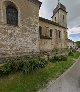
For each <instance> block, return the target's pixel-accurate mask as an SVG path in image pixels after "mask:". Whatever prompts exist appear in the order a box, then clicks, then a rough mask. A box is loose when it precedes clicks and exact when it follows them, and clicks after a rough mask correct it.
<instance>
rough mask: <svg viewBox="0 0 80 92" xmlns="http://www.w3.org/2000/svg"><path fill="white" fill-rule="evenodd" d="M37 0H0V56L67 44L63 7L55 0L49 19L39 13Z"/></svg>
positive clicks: (50, 48)
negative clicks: (55, 3)
mask: <svg viewBox="0 0 80 92" xmlns="http://www.w3.org/2000/svg"><path fill="white" fill-rule="evenodd" d="M41 4H42V3H41V2H40V1H38V0H0V56H5V55H22V54H27V53H31V52H35V53H36V52H40V51H52V50H53V49H55V48H58V49H59V48H67V42H66V39H67V12H66V7H65V6H64V5H62V4H61V3H58V5H57V7H56V8H55V9H54V10H53V16H52V20H48V19H45V18H42V17H39V9H40V7H41Z"/></svg>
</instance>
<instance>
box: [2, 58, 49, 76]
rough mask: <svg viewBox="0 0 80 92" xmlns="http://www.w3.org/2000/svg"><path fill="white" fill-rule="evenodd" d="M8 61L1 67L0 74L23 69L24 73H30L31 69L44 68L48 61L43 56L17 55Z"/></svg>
mask: <svg viewBox="0 0 80 92" xmlns="http://www.w3.org/2000/svg"><path fill="white" fill-rule="evenodd" d="M6 61H7V63H6V64H4V65H3V67H2V68H1V69H0V76H2V75H6V74H9V73H10V72H16V71H22V72H23V73H30V72H31V71H33V70H35V69H39V68H43V67H45V66H46V64H47V63H48V62H47V61H46V60H45V59H44V58H41V57H21V58H20V57H17V58H10V59H9V58H8V59H7V60H6Z"/></svg>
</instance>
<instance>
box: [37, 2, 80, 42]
mask: <svg viewBox="0 0 80 92" xmlns="http://www.w3.org/2000/svg"><path fill="white" fill-rule="evenodd" d="M39 1H41V2H42V5H41V8H40V12H39V15H40V16H41V17H43V18H47V19H50V20H51V16H52V15H53V10H54V8H55V7H56V6H57V3H58V0H39ZM60 3H62V4H63V5H65V6H66V9H67V12H68V15H67V23H68V30H67V31H68V38H69V39H71V40H73V41H80V0H60Z"/></svg>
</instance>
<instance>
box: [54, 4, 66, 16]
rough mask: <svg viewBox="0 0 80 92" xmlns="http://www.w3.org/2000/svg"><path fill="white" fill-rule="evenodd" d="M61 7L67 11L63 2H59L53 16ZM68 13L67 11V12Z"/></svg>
mask: <svg viewBox="0 0 80 92" xmlns="http://www.w3.org/2000/svg"><path fill="white" fill-rule="evenodd" d="M59 9H61V10H63V11H64V12H66V7H65V6H64V5H63V4H61V3H58V5H57V7H56V8H55V9H54V10H53V16H54V15H55V14H56V13H57V11H58V10H59ZM66 13H67V12H66Z"/></svg>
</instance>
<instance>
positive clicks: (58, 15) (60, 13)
mask: <svg viewBox="0 0 80 92" xmlns="http://www.w3.org/2000/svg"><path fill="white" fill-rule="evenodd" d="M52 21H54V22H56V23H58V24H59V25H61V26H63V27H66V28H67V11H66V7H65V6H64V5H63V4H61V3H60V0H58V4H57V6H56V8H55V9H54V10H53V16H52Z"/></svg>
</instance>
